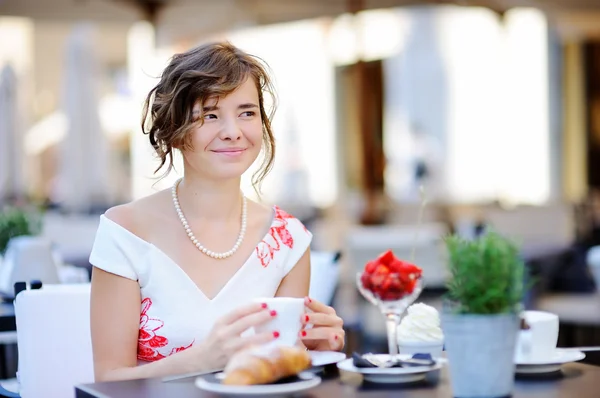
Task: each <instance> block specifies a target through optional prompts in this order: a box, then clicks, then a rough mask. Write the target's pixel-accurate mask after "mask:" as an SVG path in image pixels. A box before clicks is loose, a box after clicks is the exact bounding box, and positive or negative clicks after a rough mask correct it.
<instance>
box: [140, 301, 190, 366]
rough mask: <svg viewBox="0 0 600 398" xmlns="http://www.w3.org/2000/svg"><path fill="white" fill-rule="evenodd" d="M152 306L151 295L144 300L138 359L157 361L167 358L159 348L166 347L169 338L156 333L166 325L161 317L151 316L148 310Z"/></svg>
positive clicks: (178, 349)
mask: <svg viewBox="0 0 600 398" xmlns="http://www.w3.org/2000/svg"><path fill="white" fill-rule="evenodd" d="M151 306H152V300H151V299H150V297H146V298H145V299H144V300H142V311H141V313H140V332H139V335H138V354H137V357H138V359H140V360H142V361H157V360H159V359H163V358H165V356H164V355H163V354H161V353H160V352H159V351H158V349H159V348H163V347H166V346H167V345H168V344H169V340H167V338H166V337H164V336H160V335H158V334H156V331H157V330H158V329H160V328H162V327H163V326H164V322H163V321H161V320H160V319H156V318H150V317H149V316H148V310H149V309H150V307H151ZM192 344H194V343H193V342H192V343H191V344H190V345H189V346H187V347H176V348H173V349H172V350H171V353H170V354H169V355H172V354H174V353H176V352H179V351H183V350H185V349H187V348H189V347H191V346H192Z"/></svg>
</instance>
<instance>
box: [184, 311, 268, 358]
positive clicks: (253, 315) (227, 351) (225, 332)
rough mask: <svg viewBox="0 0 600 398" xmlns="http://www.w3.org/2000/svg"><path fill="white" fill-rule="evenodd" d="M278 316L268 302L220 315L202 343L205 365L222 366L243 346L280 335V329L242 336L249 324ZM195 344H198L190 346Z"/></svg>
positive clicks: (264, 341) (259, 323)
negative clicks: (268, 306) (278, 330)
mask: <svg viewBox="0 0 600 398" xmlns="http://www.w3.org/2000/svg"><path fill="white" fill-rule="evenodd" d="M274 316H277V313H276V312H275V311H271V310H269V309H268V308H267V305H266V304H264V303H262V304H261V303H255V304H251V305H247V306H244V307H241V308H239V309H236V310H234V311H232V312H230V313H229V314H227V315H225V316H223V317H222V318H220V319H218V320H217V322H215V325H214V326H213V328H212V330H211V332H210V334H209V335H208V337H207V338H206V340H204V342H203V343H202V344H201V345H199V346H198V350H199V351H201V354H200V355H202V361H203V362H204V367H206V368H207V369H222V368H223V367H225V365H226V364H227V362H228V361H229V359H230V358H231V356H232V355H233V354H235V353H236V352H238V351H239V350H241V349H244V348H246V347H248V346H251V345H255V344H256V345H259V344H265V343H268V342H270V341H272V340H274V339H276V338H277V337H279V333H278V332H277V331H275V332H263V333H257V334H253V335H249V336H245V337H241V336H240V335H241V334H242V333H243V332H244V331H245V330H247V329H248V328H250V327H253V326H258V325H261V324H264V323H266V322H269V321H270V320H271V319H272V318H273V317H274ZM193 348H195V347H191V348H190V349H193Z"/></svg>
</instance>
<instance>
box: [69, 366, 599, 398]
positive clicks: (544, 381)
mask: <svg viewBox="0 0 600 398" xmlns="http://www.w3.org/2000/svg"><path fill="white" fill-rule="evenodd" d="M323 379H324V380H323V382H322V383H321V384H320V385H319V386H317V387H315V388H314V389H312V390H309V391H307V392H306V393H304V394H302V397H306V398H309V397H310V398H333V397H365V398H367V397H368V398H388V397H389V398H392V397H398V396H402V397H403V398H450V397H452V392H451V389H450V384H449V380H448V368H447V367H444V368H443V369H442V370H441V371H438V372H432V373H431V374H430V376H428V380H427V381H426V382H420V383H416V384H413V385H410V386H409V385H405V386H388V385H378V384H371V383H365V384H361V383H362V378H361V377H360V376H359V375H356V374H351V373H346V372H341V374H338V373H337V369H335V368H332V367H329V368H327V369H326V370H325V375H324V376H323ZM599 385H600V367H596V366H591V365H585V364H581V363H572V364H568V365H564V366H563V368H562V374H559V375H553V376H546V377H539V376H538V377H537V378H532V377H527V378H517V380H516V382H515V389H514V394H513V398H548V397H552V398H567V397H569V398H571V397H577V398H597V397H598V390H597V389H598V386H599ZM400 392H401V395H400V394H399V393H400ZM218 396H219V395H217V394H214V393H209V392H205V391H202V390H200V389H199V388H197V387H196V386H195V385H194V378H189V379H184V380H177V381H171V382H162V381H161V380H160V379H148V380H131V381H119V382H105V383H94V384H85V385H81V386H77V388H76V398H93V397H95V398H126V397H127V398H164V397H178V398H188V397H190V398H191V397H194V398H216V397H218Z"/></svg>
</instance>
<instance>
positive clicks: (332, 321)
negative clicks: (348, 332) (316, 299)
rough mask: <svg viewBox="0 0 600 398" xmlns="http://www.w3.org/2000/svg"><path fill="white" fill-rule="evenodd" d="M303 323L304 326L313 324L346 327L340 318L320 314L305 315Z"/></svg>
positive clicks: (302, 319)
mask: <svg viewBox="0 0 600 398" xmlns="http://www.w3.org/2000/svg"><path fill="white" fill-rule="evenodd" d="M301 321H302V324H303V325H307V324H312V325H313V326H334V327H342V326H343V325H344V321H343V320H342V318H340V317H339V316H337V315H331V314H323V313H319V312H315V313H312V314H303V315H302V318H301Z"/></svg>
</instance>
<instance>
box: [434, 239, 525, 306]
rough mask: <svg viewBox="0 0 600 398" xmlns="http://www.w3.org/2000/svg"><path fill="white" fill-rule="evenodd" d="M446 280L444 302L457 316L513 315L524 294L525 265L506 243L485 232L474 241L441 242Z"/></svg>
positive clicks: (515, 250) (509, 244)
mask: <svg viewBox="0 0 600 398" xmlns="http://www.w3.org/2000/svg"><path fill="white" fill-rule="evenodd" d="M444 242H445V244H446V248H447V250H448V258H449V263H448V266H449V271H450V279H449V281H448V282H447V284H446V287H447V288H448V293H447V296H446V298H447V299H448V300H449V301H450V302H451V303H452V304H453V306H452V307H453V308H455V309H456V311H457V312H458V313H469V314H499V313H508V312H514V311H516V310H517V308H519V307H520V305H521V302H522V300H523V295H524V293H525V277H526V272H525V264H524V263H523V261H522V259H521V257H520V255H519V248H518V246H517V245H516V244H515V243H514V242H512V241H511V240H510V239H508V238H506V237H504V236H502V235H500V234H498V233H496V232H493V231H491V232H488V233H486V234H484V235H483V236H481V237H479V238H478V239H475V240H465V239H462V238H460V237H459V236H457V235H450V236H447V237H446V238H445V239H444Z"/></svg>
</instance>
